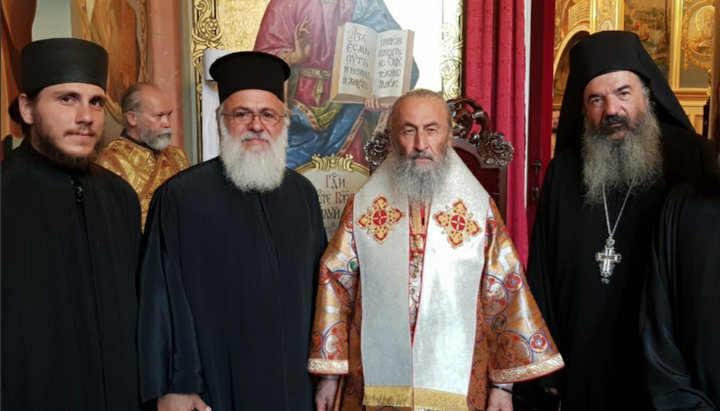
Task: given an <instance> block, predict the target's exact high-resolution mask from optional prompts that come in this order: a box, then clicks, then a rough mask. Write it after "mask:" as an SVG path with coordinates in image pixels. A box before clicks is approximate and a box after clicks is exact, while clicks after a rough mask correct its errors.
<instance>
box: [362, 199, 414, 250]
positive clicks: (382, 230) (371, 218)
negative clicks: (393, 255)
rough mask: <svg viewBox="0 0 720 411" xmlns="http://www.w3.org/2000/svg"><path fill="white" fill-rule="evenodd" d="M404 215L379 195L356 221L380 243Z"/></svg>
mask: <svg viewBox="0 0 720 411" xmlns="http://www.w3.org/2000/svg"><path fill="white" fill-rule="evenodd" d="M404 215H405V214H404V213H403V212H402V211H400V210H399V209H397V208H395V207H393V206H391V205H390V204H388V201H387V199H386V198H385V197H383V196H379V197H378V198H376V199H375V201H373V203H372V204H371V205H370V206H369V207H368V208H367V212H366V213H365V214H363V215H362V216H360V218H359V219H358V220H357V222H358V224H359V225H360V227H362V228H364V229H366V230H367V232H368V234H369V235H372V236H373V237H375V241H377V242H379V243H380V244H382V242H383V241H385V239H386V238H387V236H388V234H389V233H390V231H391V230H392V229H393V228H394V227H395V224H397V223H398V222H399V221H400V220H401V219H402V218H403V216H404Z"/></svg>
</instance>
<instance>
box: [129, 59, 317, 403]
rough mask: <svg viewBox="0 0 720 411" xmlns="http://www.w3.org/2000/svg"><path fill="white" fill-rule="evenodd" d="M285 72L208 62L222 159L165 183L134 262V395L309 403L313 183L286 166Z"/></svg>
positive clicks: (256, 64)
mask: <svg viewBox="0 0 720 411" xmlns="http://www.w3.org/2000/svg"><path fill="white" fill-rule="evenodd" d="M289 73H290V69H289V67H288V66H287V64H286V63H285V62H284V61H283V60H281V59H280V58H278V57H275V56H273V55H269V54H265V53H259V52H239V53H232V54H229V55H226V56H223V57H222V58H220V59H218V60H217V61H216V62H215V63H213V65H212V66H211V67H210V74H211V75H212V76H213V78H214V79H216V80H217V82H218V92H219V96H220V101H221V104H220V107H219V108H218V111H217V122H218V128H219V131H220V133H219V134H220V157H219V158H215V159H212V160H209V161H207V162H204V163H202V164H199V165H197V166H194V167H191V168H190V169H188V170H185V171H183V172H181V173H179V174H177V175H176V176H174V177H173V178H171V179H170V180H168V181H167V182H166V183H165V184H164V185H162V186H161V187H160V188H159V189H158V190H157V191H156V192H155V196H154V198H153V200H152V203H151V205H150V211H149V214H148V220H147V225H146V226H145V238H144V246H143V247H144V251H143V254H144V255H143V257H142V259H141V268H140V307H139V310H140V313H139V325H138V326H139V331H138V337H139V348H140V380H141V388H140V391H141V397H142V398H143V400H144V401H153V400H157V408H158V409H159V410H183V411H188V410H192V409H198V410H201V411H205V410H207V409H208V408H209V407H212V408H213V409H215V410H311V409H312V397H313V392H312V390H313V389H312V384H311V381H310V377H309V374H308V373H307V369H306V361H307V354H308V347H309V342H310V327H311V325H312V314H313V305H314V292H315V291H314V290H315V285H316V281H317V273H318V260H319V259H320V256H321V254H322V252H323V251H324V249H325V244H326V238H325V231H324V228H323V221H322V215H321V211H320V206H319V204H318V198H317V192H316V191H315V188H314V187H313V186H312V184H311V183H310V182H309V181H308V180H307V179H305V178H304V177H302V176H301V175H300V174H298V173H296V172H294V171H292V170H289V169H287V168H286V167H285V148H286V146H287V125H288V121H289V120H288V118H287V108H286V106H285V103H284V100H283V98H284V90H283V85H284V81H285V80H286V79H287V78H288V75H289Z"/></svg>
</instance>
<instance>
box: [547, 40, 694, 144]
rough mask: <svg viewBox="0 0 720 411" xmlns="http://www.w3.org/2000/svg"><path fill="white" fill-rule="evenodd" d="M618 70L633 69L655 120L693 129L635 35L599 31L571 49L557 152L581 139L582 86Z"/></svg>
mask: <svg viewBox="0 0 720 411" xmlns="http://www.w3.org/2000/svg"><path fill="white" fill-rule="evenodd" d="M620 70H629V71H632V72H634V73H635V74H637V75H638V76H640V78H641V79H642V80H643V81H644V82H645V85H646V86H647V87H648V88H649V89H650V92H651V99H652V100H653V102H654V109H655V114H656V115H657V117H658V121H660V122H662V123H669V124H674V125H676V126H678V127H682V128H686V129H688V130H690V131H693V132H694V129H693V127H692V125H691V124H690V120H688V117H687V114H685V111H684V110H683V108H682V106H681V105H680V102H679V101H678V100H677V98H676V97H675V94H674V93H673V91H672V89H670V86H669V85H668V83H667V81H666V80H665V77H663V75H662V72H661V71H660V69H658V67H657V65H656V64H655V62H654V61H653V60H652V58H651V57H650V55H649V54H648V52H647V51H645V48H644V47H643V45H642V43H641V42H640V39H639V38H638V36H637V35H636V34H635V33H631V32H629V31H601V32H598V33H595V34H593V35H590V36H588V37H586V38H584V39H582V40H581V41H580V42H579V43H578V44H576V45H575V46H574V47H573V48H572V49H571V50H570V72H569V74H568V80H567V86H566V87H565V94H564V95H563V101H562V106H561V108H560V119H559V120H558V131H557V142H556V144H555V152H556V153H557V152H559V151H560V150H561V149H563V148H565V147H567V146H570V145H572V144H574V143H579V142H580V135H581V134H582V132H583V127H584V126H583V95H584V93H585V86H587V84H588V83H589V82H590V80H592V79H594V78H595V77H597V76H600V75H602V74H606V73H610V72H614V71H620Z"/></svg>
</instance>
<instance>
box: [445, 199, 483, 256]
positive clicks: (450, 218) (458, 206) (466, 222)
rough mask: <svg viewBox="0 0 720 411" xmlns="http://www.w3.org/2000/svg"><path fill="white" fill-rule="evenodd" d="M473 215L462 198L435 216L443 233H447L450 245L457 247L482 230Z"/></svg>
mask: <svg viewBox="0 0 720 411" xmlns="http://www.w3.org/2000/svg"><path fill="white" fill-rule="evenodd" d="M472 216H473V215H472V213H468V212H467V207H465V204H464V203H463V202H462V200H458V201H456V202H455V203H453V205H452V207H450V206H447V207H445V211H440V212H438V213H436V214H435V215H434V216H433V218H434V219H435V222H436V223H437V225H439V226H440V227H442V229H443V231H442V232H443V234H447V236H448V241H449V242H450V245H451V246H452V247H453V248H457V247H460V246H461V245H462V244H463V242H464V241H465V240H467V239H468V238H470V237H471V236H476V235H478V234H479V233H480V232H481V231H482V229H480V226H479V225H478V223H477V222H476V221H475V220H473V219H472Z"/></svg>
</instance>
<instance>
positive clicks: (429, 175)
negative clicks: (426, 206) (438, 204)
mask: <svg viewBox="0 0 720 411" xmlns="http://www.w3.org/2000/svg"><path fill="white" fill-rule="evenodd" d="M447 150H448V148H447V147H446V148H445V150H444V151H443V152H442V153H440V154H439V155H437V156H435V158H434V162H433V163H431V164H417V163H415V161H413V160H414V159H415V158H418V157H426V158H432V155H431V154H429V153H418V152H413V153H410V154H409V155H407V156H405V155H403V154H402V153H401V152H400V150H399V149H393V150H392V151H391V152H390V154H389V156H388V159H387V161H390V166H391V170H392V175H393V179H394V184H395V188H396V190H397V191H398V193H399V194H401V195H403V196H407V197H408V199H409V200H410V202H411V203H424V202H428V201H430V200H432V197H433V195H434V194H435V193H436V192H437V191H438V190H439V189H440V188H442V185H443V184H444V183H445V179H446V177H447V175H448V168H449V162H448V155H447Z"/></svg>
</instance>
